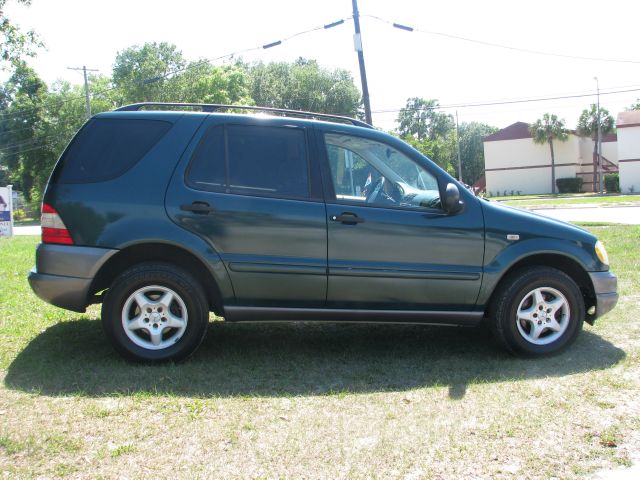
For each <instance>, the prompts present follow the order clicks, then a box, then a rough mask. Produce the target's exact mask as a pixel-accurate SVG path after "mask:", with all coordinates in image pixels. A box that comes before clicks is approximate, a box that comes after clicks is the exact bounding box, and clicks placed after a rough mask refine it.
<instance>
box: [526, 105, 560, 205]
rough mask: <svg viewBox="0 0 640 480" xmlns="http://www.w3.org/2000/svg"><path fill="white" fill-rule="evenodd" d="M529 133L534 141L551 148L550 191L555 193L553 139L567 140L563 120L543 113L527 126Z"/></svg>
mask: <svg viewBox="0 0 640 480" xmlns="http://www.w3.org/2000/svg"><path fill="white" fill-rule="evenodd" d="M529 133H530V134H531V137H532V138H533V141H534V142H535V143H539V144H545V143H547V142H548V143H549V149H550V150H551V193H556V158H555V156H554V154H553V140H560V141H561V142H565V141H567V139H568V138H569V135H568V133H567V129H566V128H565V127H564V120H559V119H558V117H557V116H556V115H550V114H548V113H545V114H544V115H543V116H542V118H540V119H538V120H536V122H535V123H534V124H532V125H530V126H529Z"/></svg>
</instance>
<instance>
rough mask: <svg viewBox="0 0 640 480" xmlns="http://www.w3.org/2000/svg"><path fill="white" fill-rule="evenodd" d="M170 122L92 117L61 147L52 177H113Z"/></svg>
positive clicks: (97, 179)
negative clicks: (65, 147)
mask: <svg viewBox="0 0 640 480" xmlns="http://www.w3.org/2000/svg"><path fill="white" fill-rule="evenodd" d="M172 125H173V124H172V123H170V122H164V121H160V120H144V119H121V118H118V119H116V118H94V119H92V120H90V121H89V123H87V125H85V126H84V128H82V130H80V131H79V132H78V134H77V135H76V136H75V138H74V139H73V140H72V142H71V144H70V145H69V147H68V148H67V150H66V151H65V153H64V155H63V156H62V159H61V161H60V167H59V171H58V172H56V175H55V180H56V181H57V183H92V182H102V181H105V180H111V179H113V178H116V177H118V176H120V175H122V174H123V173H125V172H126V171H127V170H129V169H130V168H131V167H133V166H134V165H135V164H136V163H137V162H138V161H139V160H140V159H141V158H142V157H144V156H145V155H146V154H147V152H149V150H151V148H152V147H153V146H154V145H155V144H156V143H158V141H159V140H160V139H161V138H162V137H163V136H164V134H165V133H167V131H168V130H169V129H170V128H171V127H172Z"/></svg>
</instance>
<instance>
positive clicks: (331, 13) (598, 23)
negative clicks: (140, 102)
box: [0, 0, 640, 129]
mask: <svg viewBox="0 0 640 480" xmlns="http://www.w3.org/2000/svg"><path fill="white" fill-rule="evenodd" d="M358 6H359V10H360V15H361V16H362V17H361V29H362V44H363V51H364V57H365V63H366V69H367V79H368V83H369V94H370V98H371V109H372V111H373V112H374V113H373V123H374V125H375V126H377V127H380V128H384V129H392V128H394V127H395V126H396V124H395V119H396V118H397V115H398V110H399V109H400V108H402V107H403V106H404V105H405V104H406V101H407V99H408V98H409V97H422V98H426V99H431V98H434V99H437V100H438V101H439V102H440V105H442V106H444V107H447V108H446V109H444V110H443V111H445V112H447V113H451V114H453V115H455V113H456V111H457V113H458V116H459V120H460V122H461V123H462V122H469V121H479V122H484V123H488V124H490V125H494V126H496V127H499V128H502V127H505V126H507V125H510V124H512V123H514V122H516V121H525V122H534V121H535V120H536V119H538V118H540V117H541V116H542V115H543V114H544V113H545V112H549V113H555V114H556V115H558V116H559V117H560V118H563V119H565V121H566V124H567V126H568V127H570V128H573V127H575V124H576V122H577V119H578V117H579V115H580V112H581V111H582V110H583V109H585V108H588V106H589V104H591V103H595V102H596V80H595V79H594V77H597V78H598V83H599V87H600V91H601V93H602V94H601V96H600V102H601V105H602V106H603V107H605V108H607V109H608V110H609V111H610V112H611V113H612V114H613V115H614V117H615V115H616V114H617V113H618V112H620V111H623V110H624V109H625V108H626V107H629V106H630V105H631V104H632V103H635V102H636V101H637V99H638V98H640V48H638V47H639V46H640V36H639V35H638V26H637V19H638V18H639V14H640V1H638V0H621V1H613V2H601V1H592V0H582V1H574V0H553V1H549V0H538V1H536V2H524V1H522V0H520V1H518V0H510V1H502V0H484V1H482V2H480V1H473V0H458V1H456V0H449V1H432V0H359V1H358ZM5 10H6V13H7V15H8V16H9V17H10V18H11V19H12V20H13V22H14V23H17V24H19V25H20V26H21V27H22V28H23V29H25V30H26V29H34V30H35V31H37V32H38V33H39V35H40V36H41V38H42V40H43V41H44V42H45V44H46V49H44V50H40V51H39V52H38V56H37V57H36V58H35V59H32V60H29V63H30V64H31V65H32V66H33V67H34V68H35V70H36V71H37V72H38V74H39V75H40V76H41V77H42V78H43V79H45V81H47V82H48V83H52V82H54V81H55V80H56V79H66V80H69V81H71V82H74V83H78V84H80V83H81V82H82V73H81V72H77V71H72V70H68V69H67V67H81V66H83V65H86V66H87V68H92V69H98V70H99V72H100V73H101V74H105V75H109V74H110V73H111V68H112V66H113V62H114V60H115V57H116V54H117V53H118V52H119V51H122V50H123V49H125V48H128V47H130V46H132V45H136V44H137V45H142V44H144V43H145V42H153V41H155V42H162V41H165V42H169V43H173V44H175V45H176V46H177V47H178V49H179V50H181V51H182V53H183V54H184V56H185V58H187V59H188V60H197V59H205V58H206V59H215V58H217V57H221V56H223V55H227V54H230V53H234V52H240V51H242V50H246V49H251V48H254V47H260V46H262V45H265V44H268V43H271V42H275V41H277V40H284V39H286V38H287V37H290V36H292V35H295V34H296V33H299V32H303V31H306V30H309V29H312V28H314V27H318V26H322V25H325V24H328V23H331V22H334V21H336V20H340V19H347V18H349V17H351V16H352V13H353V12H352V4H351V1H350V0H321V1H318V0H315V1H310V0H271V1H258V0H233V1H217V0H209V1H205V0H200V1H198V0H180V1H179V2H175V1H165V0H153V1H149V0H110V1H108V2H104V1H103V2H96V1H90V0H55V1H54V0H33V1H32V4H31V6H29V7H25V6H22V5H19V4H16V3H15V2H12V1H11V0H9V2H8V5H7V6H6V7H5ZM393 23H400V24H403V25H407V26H411V27H413V28H414V29H415V30H414V31H413V32H407V31H404V30H400V29H397V28H394V27H393V26H392V24H393ZM353 33H354V26H353V21H352V20H347V21H345V23H344V24H342V25H340V26H337V27H334V28H331V29H326V30H325V29H321V30H319V31H315V32H312V33H307V34H303V35H298V36H294V37H293V38H290V39H289V40H286V41H284V42H283V43H282V44H281V45H279V46H277V47H273V48H270V49H267V50H264V49H262V48H259V49H257V50H254V51H251V52H246V53H244V54H242V55H241V56H242V58H244V59H245V60H247V61H253V60H262V61H265V62H269V61H283V60H284V61H294V60H295V59H296V58H298V57H306V58H310V59H315V60H317V61H318V62H319V63H320V65H322V66H323V67H326V68H344V69H347V70H349V71H350V72H351V73H352V75H353V77H354V80H355V82H356V85H358V86H359V87H360V72H359V68H358V59H357V54H356V52H355V50H354V46H353ZM451 36H454V37H464V38H466V39H469V40H473V41H464V40H460V39H456V38H452V37H451ZM479 42H480V43H479ZM482 42H485V43H482ZM486 43H493V44H499V45H503V46H506V47H509V48H499V47H495V46H489V45H486ZM515 49H524V50H535V51H541V52H552V53H556V54H561V55H567V56H575V57H591V58H599V59H607V60H617V61H604V60H597V61H596V60H584V59H577V58H567V57H554V56H548V55H539V54H531V53H526V52H522V51H518V50H515ZM224 61H228V60H214V61H213V63H214V64H218V65H219V64H222V63H223V62H224ZM4 78H6V76H5V77H2V75H0V79H4ZM620 90H633V91H630V92H625V93H612V94H609V93H608V92H616V91H620ZM571 95H587V96H584V97H578V98H568V99H554V100H546V101H537V102H528V103H516V104H500V105H483V106H474V107H469V106H464V105H468V104H470V103H496V102H503V101H511V100H522V99H532V98H541V97H542V98H544V97H560V96H571ZM179 100H180V99H176V101H179Z"/></svg>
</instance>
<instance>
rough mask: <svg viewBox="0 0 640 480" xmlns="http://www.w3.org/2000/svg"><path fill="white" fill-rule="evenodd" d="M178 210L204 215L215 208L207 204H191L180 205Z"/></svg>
mask: <svg viewBox="0 0 640 480" xmlns="http://www.w3.org/2000/svg"><path fill="white" fill-rule="evenodd" d="M180 210H184V211H186V212H193V213H200V214H203V215H206V214H208V213H211V212H213V211H215V208H214V207H211V206H210V205H209V204H208V203H207V202H193V203H185V204H183V205H180Z"/></svg>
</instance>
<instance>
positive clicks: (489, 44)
mask: <svg viewBox="0 0 640 480" xmlns="http://www.w3.org/2000/svg"><path fill="white" fill-rule="evenodd" d="M360 16H361V17H367V18H372V19H374V20H378V21H379V22H382V23H386V24H388V25H391V26H392V27H394V28H397V29H399V30H404V31H407V32H419V33H425V34H427V35H437V36H440V37H445V38H450V39H454V40H461V41H463V42H469V43H475V44H477V45H485V46H487V47H495V48H502V49H505V50H513V51H516V52H523V53H530V54H533V55H544V56H548V57H557V58H569V59H572V60H584V61H591V62H611V63H631V64H640V60H628V59H615V58H602V57H586V56H582V55H569V54H564V53H553V52H545V51H542V50H533V49H530V48H521V47H514V46H512V45H503V44H500V43H494V42H488V41H486V40H478V39H475V38H468V37H462V36H460V35H453V34H451V33H444V32H436V31H432V30H424V29H421V28H414V27H410V26H407V25H402V24H400V23H395V22H391V21H389V20H386V19H384V18H380V17H378V16H376V15H360Z"/></svg>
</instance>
